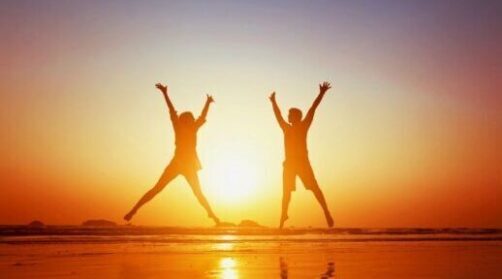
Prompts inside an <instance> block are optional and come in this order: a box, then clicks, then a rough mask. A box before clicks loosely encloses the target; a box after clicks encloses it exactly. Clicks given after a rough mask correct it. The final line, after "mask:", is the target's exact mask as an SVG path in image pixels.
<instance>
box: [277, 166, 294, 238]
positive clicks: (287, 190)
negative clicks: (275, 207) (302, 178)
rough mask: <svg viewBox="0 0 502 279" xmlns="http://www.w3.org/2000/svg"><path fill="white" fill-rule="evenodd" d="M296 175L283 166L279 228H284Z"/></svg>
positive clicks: (290, 169) (288, 167)
mask: <svg viewBox="0 0 502 279" xmlns="http://www.w3.org/2000/svg"><path fill="white" fill-rule="evenodd" d="M295 179H296V174H295V172H294V170H293V169H292V168H291V167H290V166H284V170H283V172H282V184H283V185H282V212H281V221H280V223H279V228H280V229H282V227H284V222H286V220H288V218H289V216H288V208H289V202H290V201H291V192H292V191H294V190H295Z"/></svg>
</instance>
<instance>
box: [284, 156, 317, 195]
mask: <svg viewBox="0 0 502 279" xmlns="http://www.w3.org/2000/svg"><path fill="white" fill-rule="evenodd" d="M283 166H284V169H283V173H282V179H283V190H284V191H295V190H296V176H299V177H300V179H301V180H302V182H303V186H305V189H307V190H314V189H317V188H319V184H318V183H317V180H316V179H315V175H314V170H312V166H311V165H310V162H309V161H305V162H301V163H294V164H291V163H287V162H284V164H283Z"/></svg>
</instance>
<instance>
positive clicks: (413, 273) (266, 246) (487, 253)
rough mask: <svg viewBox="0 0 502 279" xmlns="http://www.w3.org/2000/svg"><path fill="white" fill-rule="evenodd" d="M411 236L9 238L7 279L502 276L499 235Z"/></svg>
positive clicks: (1, 242) (2, 270)
mask: <svg viewBox="0 0 502 279" xmlns="http://www.w3.org/2000/svg"><path fill="white" fill-rule="evenodd" d="M408 238H409V239H401V238H399V239H397V238H396V236H395V235H391V236H389V238H388V239H381V240H376V239H374V238H367V239H364V238H361V237H359V238H354V239H351V237H350V236H348V237H347V236H340V235H337V236H336V237H331V236H325V235H319V234H301V235H266V236H256V235H235V234H211V235H184V234H173V235H167V236H166V235H161V236H158V235H140V236H120V238H117V236H113V237H110V236H100V235H94V236H78V235H77V236H64V235H62V236H47V235H43V236H37V235H35V236H21V237H19V236H7V237H5V236H4V237H0V278H66V277H70V278H227V279H229V278H502V264H501V263H502V240H499V239H497V238H496V237H495V238H494V237H490V238H487V240H476V239H473V238H465V237H461V238H457V239H450V240H445V239H442V238H437V237H436V235H434V237H431V238H430V240H427V239H423V236H420V237H419V236H415V237H413V236H408ZM340 239H342V241H339V240H340ZM396 239H397V240H396Z"/></svg>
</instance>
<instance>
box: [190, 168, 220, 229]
mask: <svg viewBox="0 0 502 279" xmlns="http://www.w3.org/2000/svg"><path fill="white" fill-rule="evenodd" d="M184 176H185V178H186V180H187V181H188V184H190V186H191V188H192V191H193V193H194V194H195V197H197V200H198V201H199V203H200V204H201V205H202V206H203V207H204V209H205V210H206V212H207V215H208V217H209V218H211V219H213V221H214V222H215V223H216V224H219V223H220V219H219V218H218V217H216V214H214V212H213V209H211V206H210V205H209V202H208V201H207V199H206V197H205V196H204V194H203V193H202V190H201V187H200V181H199V176H198V175H197V172H191V173H188V174H184Z"/></svg>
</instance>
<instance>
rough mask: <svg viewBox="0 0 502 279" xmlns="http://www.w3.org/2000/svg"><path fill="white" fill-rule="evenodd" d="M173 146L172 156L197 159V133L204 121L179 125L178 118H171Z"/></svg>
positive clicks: (200, 119) (197, 120)
mask: <svg viewBox="0 0 502 279" xmlns="http://www.w3.org/2000/svg"><path fill="white" fill-rule="evenodd" d="M171 120H172V123H173V128H174V134H175V145H176V149H175V151H174V156H175V157H178V158H182V159H197V132H198V130H199V128H200V127H201V126H202V125H203V124H204V123H205V122H206V120H205V119H202V118H200V117H199V118H198V119H196V120H195V121H194V122H193V123H189V124H187V123H181V122H180V121H179V118H178V117H171Z"/></svg>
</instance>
